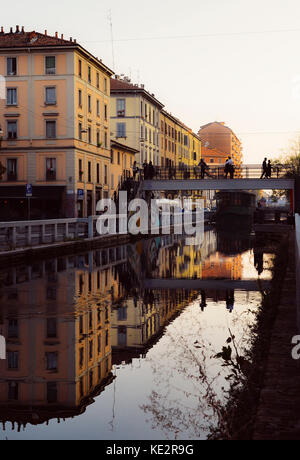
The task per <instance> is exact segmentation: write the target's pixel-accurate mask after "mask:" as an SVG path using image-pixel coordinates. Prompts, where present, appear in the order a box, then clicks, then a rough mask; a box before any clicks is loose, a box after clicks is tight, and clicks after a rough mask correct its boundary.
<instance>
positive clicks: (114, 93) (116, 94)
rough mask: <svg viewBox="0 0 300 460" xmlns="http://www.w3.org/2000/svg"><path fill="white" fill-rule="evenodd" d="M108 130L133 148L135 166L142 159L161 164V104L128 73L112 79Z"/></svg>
mask: <svg viewBox="0 0 300 460" xmlns="http://www.w3.org/2000/svg"><path fill="white" fill-rule="evenodd" d="M110 95H111V110H110V113H111V133H112V137H113V138H114V139H115V140H117V141H118V142H122V143H123V144H126V145H128V146H129V147H132V148H134V149H135V150H137V151H138V152H139V153H137V154H136V157H135V159H136V161H137V163H138V166H141V165H142V164H143V163H144V162H145V161H147V162H148V163H149V162H150V161H152V163H153V164H154V165H156V166H159V165H160V149H159V144H160V140H159V137H160V124H159V122H160V112H161V110H162V109H163V107H164V106H163V104H162V103H161V102H160V101H159V100H158V99H156V97H155V96H154V94H151V93H149V92H148V91H146V90H145V88H144V85H137V84H133V83H131V81H130V79H129V78H127V77H124V78H121V77H120V76H118V75H116V77H115V78H112V79H111V86H110Z"/></svg>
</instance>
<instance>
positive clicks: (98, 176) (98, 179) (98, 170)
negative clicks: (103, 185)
mask: <svg viewBox="0 0 300 460" xmlns="http://www.w3.org/2000/svg"><path fill="white" fill-rule="evenodd" d="M97 184H100V164H99V163H97Z"/></svg>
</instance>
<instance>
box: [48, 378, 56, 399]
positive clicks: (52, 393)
mask: <svg viewBox="0 0 300 460" xmlns="http://www.w3.org/2000/svg"><path fill="white" fill-rule="evenodd" d="M47 401H48V403H56V402H57V383H56V382H47Z"/></svg>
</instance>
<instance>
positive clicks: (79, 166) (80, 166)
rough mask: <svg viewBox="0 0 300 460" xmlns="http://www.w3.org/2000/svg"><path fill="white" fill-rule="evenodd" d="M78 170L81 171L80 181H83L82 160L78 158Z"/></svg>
mask: <svg viewBox="0 0 300 460" xmlns="http://www.w3.org/2000/svg"><path fill="white" fill-rule="evenodd" d="M78 171H79V181H80V182H82V178H83V169H82V160H78Z"/></svg>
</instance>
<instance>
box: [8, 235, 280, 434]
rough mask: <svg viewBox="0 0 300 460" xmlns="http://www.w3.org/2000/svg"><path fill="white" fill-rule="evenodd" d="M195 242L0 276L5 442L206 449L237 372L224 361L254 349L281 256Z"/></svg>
mask: <svg viewBox="0 0 300 460" xmlns="http://www.w3.org/2000/svg"><path fill="white" fill-rule="evenodd" d="M188 243H189V244H187V241H186V240H185V239H184V238H182V237H177V236H174V235H171V236H164V237H157V238H155V239H143V240H139V241H138V242H134V243H132V244H127V245H124V246H118V247H113V248H108V249H99V250H94V251H91V252H88V253H86V254H74V255H71V256H64V257H58V258H55V259H51V260H50V259H47V260H44V261H38V262H36V263H33V264H32V265H30V266H19V267H11V268H6V269H2V270H0V299H1V300H0V302H1V303H0V335H3V336H4V337H5V339H6V345H7V359H6V360H2V361H0V422H1V425H0V439H104V440H114V439H116V440H126V439H129V440H139V439H162V440H165V439H167V440H174V439H178V440H180V439H206V438H207V436H208V434H209V432H210V428H211V427H214V426H215V425H216V424H217V423H218V407H220V405H221V404H222V403H224V402H225V398H226V394H227V390H228V389H229V380H228V376H229V374H230V372H231V371H230V369H229V368H228V366H222V364H223V363H224V362H223V361H222V360H221V359H220V358H218V357H216V355H217V354H218V353H219V352H220V351H221V350H222V347H224V346H228V344H227V339H228V338H229V337H232V336H234V347H233V348H234V350H235V348H236V349H237V350H238V351H239V352H241V353H243V352H244V351H245V350H247V347H249V346H250V345H249V344H250V337H251V329H250V327H251V325H253V323H254V322H255V313H256V311H257V309H258V307H259V305H260V303H261V293H260V290H259V287H260V286H262V285H261V283H258V282H257V280H258V279H261V280H263V282H264V283H266V284H267V283H268V280H270V279H271V276H272V275H271V273H272V272H271V270H272V264H273V257H274V256H273V254H272V250H271V249H269V250H266V249H263V248H261V247H260V245H259V244H257V241H255V236H253V235H251V234H246V235H244V236H241V235H240V236H237V235H232V234H229V235H228V234H220V233H218V234H217V233H216V232H215V231H214V230H209V231H206V232H205V236H204V239H203V241H201V242H199V241H198V242H197V241H196V242H194V244H192V245H191V244H190V243H191V241H190V240H189V241H188ZM183 280H184V282H183ZM243 282H244V283H243ZM234 353H235V352H234Z"/></svg>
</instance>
